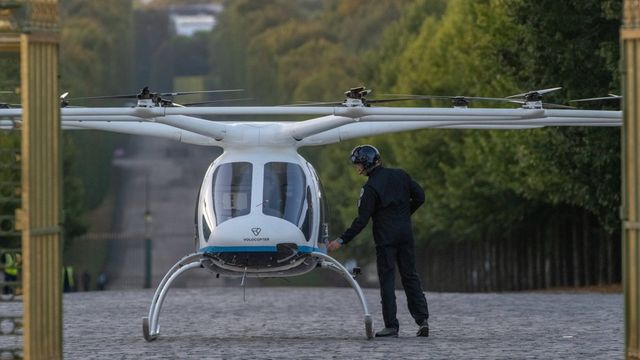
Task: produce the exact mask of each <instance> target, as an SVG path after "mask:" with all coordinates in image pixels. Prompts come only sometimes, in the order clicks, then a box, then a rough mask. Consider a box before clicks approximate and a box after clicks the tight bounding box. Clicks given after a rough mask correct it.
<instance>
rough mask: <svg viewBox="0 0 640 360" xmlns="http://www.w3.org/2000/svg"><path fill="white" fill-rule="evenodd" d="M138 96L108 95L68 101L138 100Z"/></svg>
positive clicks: (76, 98)
mask: <svg viewBox="0 0 640 360" xmlns="http://www.w3.org/2000/svg"><path fill="white" fill-rule="evenodd" d="M137 98H138V94H127V95H106V96H85V97H75V98H69V99H67V100H69V101H70V100H101V99H137Z"/></svg>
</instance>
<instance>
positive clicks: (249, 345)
mask: <svg viewBox="0 0 640 360" xmlns="http://www.w3.org/2000/svg"><path fill="white" fill-rule="evenodd" d="M245 295H246V300H244V301H243V289H242V288H241V287H239V286H236V287H215V288H197V289H173V290H172V291H170V293H169V294H168V296H167V300H166V302H165V304H164V306H163V308H162V313H161V316H160V336H159V338H158V339H157V340H155V341H154V342H150V343H148V342H146V341H145V340H144V339H143V337H142V321H141V318H142V317H143V316H146V314H147V312H148V309H149V308H148V307H149V303H150V301H151V298H152V296H153V291H150V290H123V291H105V292H89V293H71V294H65V295H64V357H65V359H283V358H286V359H406V358H409V359H460V358H467V359H576V358H589V359H620V358H622V357H623V346H624V345H623V343H624V341H623V339H624V329H623V312H622V306H623V304H622V301H623V298H622V295H621V294H595V293H501V294H493V293H492V294H461V293H428V294H427V300H428V302H429V307H430V311H431V318H430V325H431V336H430V337H429V338H416V337H415V330H416V325H415V324H414V323H413V321H412V319H411V317H410V316H409V314H408V310H407V309H406V302H405V300H406V299H405V297H404V293H403V292H401V291H399V292H398V293H397V295H398V315H399V316H398V318H399V320H400V337H399V338H397V339H373V340H367V339H366V336H365V331H364V321H363V316H362V310H361V308H360V305H359V302H358V301H357V297H356V295H355V293H354V292H353V290H352V289H350V288H299V287H288V288H285V287H256V288H252V287H249V288H247V289H246V294H245ZM365 296H366V298H367V302H368V304H369V309H370V312H371V314H372V315H373V318H374V328H375V329H380V328H381V327H382V318H381V310H380V304H379V298H378V291H377V290H376V289H366V290H365Z"/></svg>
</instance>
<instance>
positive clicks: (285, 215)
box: [262, 162, 306, 227]
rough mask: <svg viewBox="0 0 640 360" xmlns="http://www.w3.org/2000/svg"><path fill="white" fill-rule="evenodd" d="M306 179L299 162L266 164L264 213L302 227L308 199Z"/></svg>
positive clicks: (263, 194)
mask: <svg viewBox="0 0 640 360" xmlns="http://www.w3.org/2000/svg"><path fill="white" fill-rule="evenodd" d="M305 189H306V179H305V175H304V171H302V168H301V167H300V165H298V164H294V163H284V162H270V163H266V164H265V165H264V186H263V188H262V213H263V214H265V215H269V216H275V217H278V218H281V219H285V220H287V221H289V222H290V223H292V224H294V225H295V226H298V227H300V226H301V225H302V224H300V223H299V222H300V221H302V219H301V218H300V217H301V216H302V210H303V207H304V204H305V200H306V191H305Z"/></svg>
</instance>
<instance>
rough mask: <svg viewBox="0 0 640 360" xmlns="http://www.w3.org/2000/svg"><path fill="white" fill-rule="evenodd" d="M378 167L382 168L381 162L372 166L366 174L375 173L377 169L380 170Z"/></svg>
mask: <svg viewBox="0 0 640 360" xmlns="http://www.w3.org/2000/svg"><path fill="white" fill-rule="evenodd" d="M380 168H382V164H380V165H377V166H376V167H374V168H373V169H371V170H369V171H368V172H367V176H371V175H373V174H375V173H377V172H378V170H380Z"/></svg>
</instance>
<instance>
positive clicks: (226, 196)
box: [213, 162, 253, 225]
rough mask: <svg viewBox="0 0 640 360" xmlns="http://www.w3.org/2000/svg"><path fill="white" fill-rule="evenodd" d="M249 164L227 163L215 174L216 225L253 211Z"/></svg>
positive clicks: (214, 201) (219, 167) (250, 166)
mask: <svg viewBox="0 0 640 360" xmlns="http://www.w3.org/2000/svg"><path fill="white" fill-rule="evenodd" d="M252 171H253V166H252V165H251V163H248V162H235V163H227V164H222V165H220V166H218V168H217V169H216V171H215V172H214V173H213V204H214V213H215V216H216V223H217V224H218V225H220V224H221V223H223V222H225V221H227V220H229V219H232V218H234V217H238V216H243V215H247V214H249V211H250V210H251V204H250V203H251V177H252Z"/></svg>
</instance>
